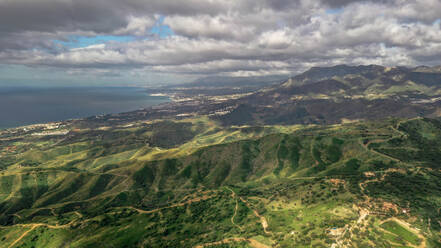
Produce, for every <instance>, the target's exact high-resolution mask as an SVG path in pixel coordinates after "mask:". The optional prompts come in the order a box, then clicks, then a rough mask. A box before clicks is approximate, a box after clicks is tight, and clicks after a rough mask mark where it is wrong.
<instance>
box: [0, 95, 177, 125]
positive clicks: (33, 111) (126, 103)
mask: <svg viewBox="0 0 441 248" xmlns="http://www.w3.org/2000/svg"><path fill="white" fill-rule="evenodd" d="M169 101H170V99H169V98H168V97H167V96H157V95H150V94H149V92H148V89H145V88H139V87H50V88H41V87H38V88H37V87H36V88H33V87H0V129H5V128H13V127H19V126H25V125H32V124H39V123H47V122H56V121H64V120H69V119H78V118H86V117H89V116H95V115H103V114H115V113H122V112H128V111H134V110H138V109H142V108H147V107H150V106H154V105H158V104H161V103H165V102H169Z"/></svg>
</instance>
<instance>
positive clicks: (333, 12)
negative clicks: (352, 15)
mask: <svg viewBox="0 0 441 248" xmlns="http://www.w3.org/2000/svg"><path fill="white" fill-rule="evenodd" d="M342 12H343V8H334V9H327V10H326V14H328V15H338V14H340V13H342Z"/></svg>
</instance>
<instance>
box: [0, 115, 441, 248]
mask: <svg viewBox="0 0 441 248" xmlns="http://www.w3.org/2000/svg"><path fill="white" fill-rule="evenodd" d="M440 140H441V122H440V121H438V120H433V119H413V120H389V121H383V122H363V123H352V124H344V125H333V126H325V127H320V126H262V127H247V126H242V127H229V128H222V127H220V126H219V125H217V124H216V123H215V122H213V121H210V120H208V119H207V118H196V119H187V120H182V121H157V122H151V123H136V124H133V125H130V126H126V127H108V128H100V129H83V130H75V131H71V132H70V133H69V134H68V135H66V136H32V135H21V136H17V137H13V138H7V139H6V138H4V139H2V143H1V144H2V146H1V147H2V149H3V150H2V155H1V156H2V157H1V161H2V162H1V166H2V170H1V172H0V212H1V213H2V214H1V215H0V222H1V225H2V226H1V227H0V246H1V247H62V246H70V247H89V246H98V247H100V246H103V244H106V245H105V246H110V247H112V246H113V247H180V246H182V247H194V246H201V245H202V246H203V245H207V246H208V245H211V246H219V247H222V245H227V246H229V247H271V246H273V245H274V246H277V247H293V246H294V247H310V246H311V245H315V246H317V247H329V246H331V245H333V244H335V245H336V246H337V247H344V246H347V247H372V246H375V247H438V246H439V244H438V243H437V242H438V241H437V240H438V239H439V238H440V237H439V234H438V233H439V231H440V224H439V222H438V221H441V219H440V217H441V216H439V212H438V209H439V207H441V183H440V182H441V181H440V177H441V173H440V171H439V166H440V164H439V161H440V160H439V158H440V157H441V144H440ZM12 147H14V148H12ZM221 242H223V243H225V244H221Z"/></svg>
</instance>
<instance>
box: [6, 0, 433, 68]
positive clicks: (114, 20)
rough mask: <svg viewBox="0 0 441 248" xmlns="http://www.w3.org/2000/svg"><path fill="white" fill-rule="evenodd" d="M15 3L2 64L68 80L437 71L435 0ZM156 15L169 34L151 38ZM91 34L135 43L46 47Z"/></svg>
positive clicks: (8, 15) (192, 0)
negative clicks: (365, 69) (116, 75)
mask: <svg viewBox="0 0 441 248" xmlns="http://www.w3.org/2000/svg"><path fill="white" fill-rule="evenodd" d="M17 2H18V3H17ZM17 2H15V3H13V4H11V3H10V1H5V0H0V8H3V9H2V10H0V14H2V13H4V14H6V16H3V17H0V20H5V21H6V20H7V21H10V22H12V24H13V25H11V27H8V28H5V27H2V28H0V30H3V32H6V33H7V34H8V35H6V36H1V37H0V59H1V60H2V61H3V63H6V64H21V65H29V66H33V67H36V66H49V67H53V68H58V67H63V68H69V70H70V71H73V72H76V71H78V70H83V68H91V69H94V68H95V69H96V71H98V72H101V74H106V73H107V70H110V69H109V68H120V70H125V71H126V72H130V71H133V72H136V73H135V74H136V75H140V71H142V70H144V71H146V72H159V73H164V74H167V73H169V74H182V75H190V74H217V75H240V76H244V75H250V76H255V75H269V74H286V73H289V72H290V71H299V70H303V69H306V68H307V67H309V66H318V65H333V64H338V63H349V64H371V63H375V64H384V65H409V66H413V65H418V64H428V65H433V64H440V60H439V57H440V56H441V52H440V51H441V27H440V25H441V24H440V22H439V21H436V20H439V17H440V16H441V1H439V0H424V1H423V0H384V1H363V0H359V1H350V0H334V1H320V0H295V1H291V0H276V1H270V0H254V1H252V0H224V1H211V0H189V2H187V1H186V3H185V4H183V3H182V1H177V0H162V1H159V0H152V1H150V2H149V4H146V3H145V2H143V1H138V0H124V1H116V0H109V1H101V0H97V1H93V3H92V2H90V1H89V2H88V1H85V0H79V1H78V2H76V3H75V4H72V5H69V4H68V3H67V2H65V1H61V0H60V1H56V0H53V1H50V0H45V1H40V2H38V1H34V2H32V4H31V5H32V6H33V7H35V8H36V9H37V10H38V11H37V12H36V13H34V12H31V11H30V10H26V11H23V8H25V9H27V8H30V7H25V5H24V4H20V3H24V2H26V3H29V1H28V0H26V1H25V0H17ZM68 2H69V1H68ZM50 3H53V4H54V5H53V6H54V8H55V9H58V10H60V11H61V12H63V11H66V9H69V8H70V9H71V10H72V15H73V16H72V19H71V20H70V21H69V22H66V21H65V15H59V14H58V12H53V11H49V10H45V9H44V8H43V6H49V4H50ZM20 6H21V9H20V8H19V7H20ZM69 6H70V7H69ZM100 7H102V9H100ZM339 7H342V9H341V10H339V11H337V12H335V13H333V14H329V13H327V10H329V8H339ZM8 8H9V9H8ZM80 10H81V11H86V12H84V13H83V12H81V11H80ZM8 11H9V12H8ZM20 12H26V13H27V12H29V18H24V20H19V19H18V18H17V17H16V16H15V15H13V14H11V13H14V14H18V13H20ZM44 14H46V15H47V16H49V17H48V18H43V17H44V16H42V15H44ZM161 15H162V16H164V25H168V26H169V27H170V28H171V29H172V30H173V31H174V33H175V35H174V36H171V37H166V38H161V39H160V38H158V37H153V36H152V35H151V34H150V30H151V28H152V27H154V26H155V25H157V23H158V20H159V18H160V16H161ZM63 18H64V19H63ZM32 22H35V23H37V24H38V25H32ZM97 34H100V35H130V36H136V37H137V39H135V40H133V41H129V42H113V43H112V42H109V43H105V44H97V45H93V46H88V47H85V48H81V49H69V48H66V47H63V46H62V45H60V44H56V43H54V42H53V40H55V39H58V40H60V39H63V38H66V37H68V36H69V35H88V36H93V35H97ZM98 74H100V73H98ZM123 74H124V73H123Z"/></svg>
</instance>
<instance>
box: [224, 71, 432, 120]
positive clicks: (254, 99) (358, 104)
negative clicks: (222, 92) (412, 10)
mask: <svg viewBox="0 0 441 248" xmlns="http://www.w3.org/2000/svg"><path fill="white" fill-rule="evenodd" d="M439 68H440V67H417V68H405V67H383V66H378V65H368V66H347V65H339V66H334V67H314V68H311V69H310V70H308V71H306V72H305V73H302V74H300V75H298V76H295V77H293V78H291V79H289V80H288V81H286V82H284V83H282V84H279V85H277V86H274V87H271V88H269V89H265V90H261V91H259V92H257V93H255V94H253V95H250V96H247V97H244V98H241V99H239V100H237V101H236V102H234V103H232V104H234V105H235V106H236V108H235V109H234V110H233V111H231V112H230V113H228V114H226V115H222V116H219V117H218V119H219V120H221V121H222V122H223V123H224V124H252V123H260V124H308V123H313V124H332V123H340V122H342V121H347V120H363V119H364V120H367V119H382V118H386V117H389V116H395V117H406V118H407V117H416V116H425V117H434V116H439V115H440V114H441V70H439ZM245 113H246V114H245Z"/></svg>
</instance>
